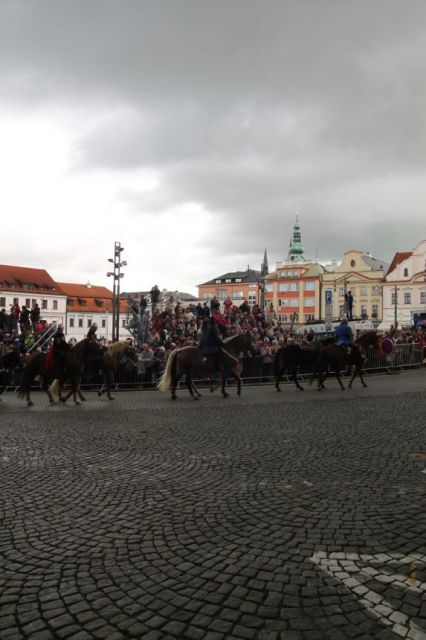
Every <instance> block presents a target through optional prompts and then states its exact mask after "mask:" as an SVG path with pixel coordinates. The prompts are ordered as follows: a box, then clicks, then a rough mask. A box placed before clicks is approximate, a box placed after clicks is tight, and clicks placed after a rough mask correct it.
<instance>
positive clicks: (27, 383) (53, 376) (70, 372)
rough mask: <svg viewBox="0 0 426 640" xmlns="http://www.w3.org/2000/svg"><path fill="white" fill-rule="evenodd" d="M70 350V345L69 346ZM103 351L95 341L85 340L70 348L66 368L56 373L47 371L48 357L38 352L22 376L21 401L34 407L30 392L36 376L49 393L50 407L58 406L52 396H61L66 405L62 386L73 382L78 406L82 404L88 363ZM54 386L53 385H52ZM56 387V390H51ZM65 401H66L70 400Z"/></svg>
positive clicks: (64, 359) (66, 355) (31, 358)
mask: <svg viewBox="0 0 426 640" xmlns="http://www.w3.org/2000/svg"><path fill="white" fill-rule="evenodd" d="M68 346H69V345H68ZM101 349H102V347H101V346H100V345H99V344H98V343H97V342H96V341H94V340H88V339H87V338H84V339H83V340H80V341H79V342H77V343H76V344H75V345H73V346H72V347H69V348H68V349H67V350H66V351H65V353H64V356H63V366H61V367H60V368H58V367H57V368H56V370H55V369H54V370H53V371H46V367H45V363H46V358H47V353H45V352H43V351H37V352H36V353H33V354H31V355H30V357H29V358H28V360H27V363H26V365H25V367H24V370H23V372H22V380H21V385H20V387H19V388H18V398H25V399H26V401H27V406H28V407H31V406H32V405H33V404H34V403H33V402H32V400H31V396H30V390H31V385H32V383H33V382H34V379H35V378H36V376H39V378H40V381H41V388H42V389H43V391H45V392H46V393H47V396H48V398H49V402H50V404H53V403H54V400H53V396H52V392H54V393H55V392H56V391H57V392H58V395H59V399H60V400H61V401H62V402H64V399H63V398H62V397H61V385H62V384H63V383H64V382H65V381H66V380H68V379H69V381H70V383H71V392H70V393H69V395H68V396H67V398H69V396H70V395H71V394H72V395H73V397H74V403H75V404H76V405H78V404H80V402H79V400H78V399H77V395H78V394H79V389H78V385H79V383H80V378H81V374H82V372H83V369H84V367H85V365H86V364H87V362H88V361H89V360H90V359H94V358H99V357H100V353H101ZM52 383H53V384H52ZM51 385H52V386H51ZM67 398H65V400H66V399H67Z"/></svg>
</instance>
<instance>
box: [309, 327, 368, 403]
mask: <svg viewBox="0 0 426 640" xmlns="http://www.w3.org/2000/svg"><path fill="white" fill-rule="evenodd" d="M353 344H354V347H352V348H351V350H350V352H348V349H347V347H341V346H339V345H337V344H331V345H328V346H326V347H323V348H322V349H321V351H320V353H319V355H318V360H317V373H318V391H321V390H322V389H325V387H324V379H325V372H326V371H327V370H328V369H329V368H330V369H331V370H333V371H334V375H335V376H336V378H337V380H338V382H339V384H340V388H341V389H342V391H344V389H345V386H344V385H343V382H342V379H341V375H340V371H341V369H342V367H345V366H346V367H351V366H355V370H354V373H353V375H352V378H351V380H350V382H349V385H348V387H349V389H351V388H352V383H353V381H354V380H355V378H356V376H359V378H360V380H361V383H362V386H363V387H366V386H367V385H366V383H365V382H364V377H363V374H362V365H363V362H364V359H365V357H366V351H367V349H368V347H373V348H374V349H378V348H379V340H378V337H377V331H367V332H366V333H364V334H363V335H362V336H360V337H359V338H357V339H356V340H355V341H354V343H353Z"/></svg>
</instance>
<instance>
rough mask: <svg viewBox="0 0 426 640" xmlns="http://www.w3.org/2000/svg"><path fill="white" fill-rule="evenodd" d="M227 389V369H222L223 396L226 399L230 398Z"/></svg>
mask: <svg viewBox="0 0 426 640" xmlns="http://www.w3.org/2000/svg"><path fill="white" fill-rule="evenodd" d="M225 387H226V375H225V369H222V395H223V397H224V398H229V393H227V392H226V391H225Z"/></svg>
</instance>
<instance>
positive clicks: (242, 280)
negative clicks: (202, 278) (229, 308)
mask: <svg viewBox="0 0 426 640" xmlns="http://www.w3.org/2000/svg"><path fill="white" fill-rule="evenodd" d="M260 280H261V272H260V271H256V270H255V269H250V267H247V270H246V271H232V272H229V273H225V274H224V275H221V276H218V277H216V278H213V279H212V280H209V281H208V282H204V283H203V284H199V285H198V297H199V299H200V300H201V302H210V300H211V299H212V298H214V297H215V296H216V298H217V299H218V300H219V302H220V303H221V304H223V302H224V301H225V300H226V298H228V297H230V298H231V300H232V302H233V303H234V305H236V306H237V307H238V306H239V305H240V304H242V303H243V302H244V300H247V302H248V303H249V304H250V305H251V306H253V305H254V304H259V301H260Z"/></svg>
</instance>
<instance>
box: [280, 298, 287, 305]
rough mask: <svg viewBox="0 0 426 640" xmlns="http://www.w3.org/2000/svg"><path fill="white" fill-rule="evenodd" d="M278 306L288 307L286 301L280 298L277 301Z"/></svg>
mask: <svg viewBox="0 0 426 640" xmlns="http://www.w3.org/2000/svg"><path fill="white" fill-rule="evenodd" d="M278 306H279V307H288V299H287V298H281V299H279V300H278Z"/></svg>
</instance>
